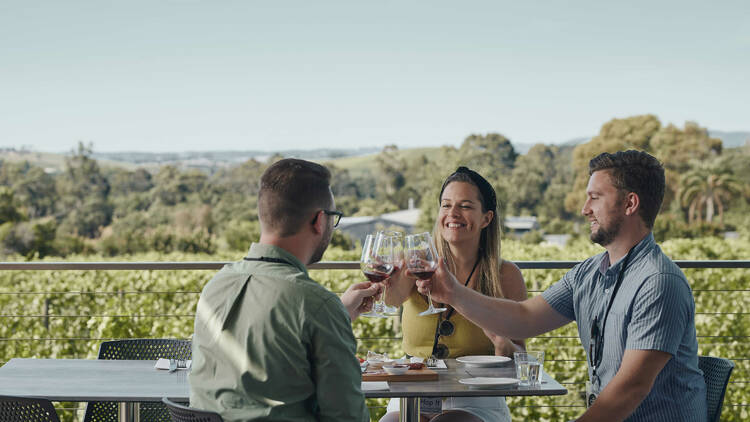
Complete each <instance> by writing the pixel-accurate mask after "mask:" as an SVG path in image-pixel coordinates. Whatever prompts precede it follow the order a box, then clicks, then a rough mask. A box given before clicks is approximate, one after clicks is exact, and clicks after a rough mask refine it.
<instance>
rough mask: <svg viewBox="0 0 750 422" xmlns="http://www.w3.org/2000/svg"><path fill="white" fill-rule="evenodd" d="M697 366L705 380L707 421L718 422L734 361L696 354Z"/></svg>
mask: <svg viewBox="0 0 750 422" xmlns="http://www.w3.org/2000/svg"><path fill="white" fill-rule="evenodd" d="M698 367H699V368H700V369H701V371H703V379H705V380H706V409H707V410H708V422H718V421H719V418H720V417H721V406H722V404H723V403H724V393H726V391H727V384H728V383H729V377H730V376H731V375H732V370H733V369H734V362H732V361H731V360H729V359H724V358H717V357H713V356H698Z"/></svg>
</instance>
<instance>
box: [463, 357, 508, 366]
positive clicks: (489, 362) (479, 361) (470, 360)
mask: <svg viewBox="0 0 750 422" xmlns="http://www.w3.org/2000/svg"><path fill="white" fill-rule="evenodd" d="M510 361H511V359H510V358H509V357H507V356H492V355H478V356H461V357H460V358H456V362H461V363H463V364H464V365H469V366H498V365H501V364H503V363H506V362H510Z"/></svg>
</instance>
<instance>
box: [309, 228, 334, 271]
mask: <svg viewBox="0 0 750 422" xmlns="http://www.w3.org/2000/svg"><path fill="white" fill-rule="evenodd" d="M328 227H329V228H328V231H327V232H326V233H325V234H324V235H323V237H321V238H320V243H318V246H317V247H316V248H315V252H314V253H313V254H312V256H311V257H310V262H308V265H309V264H314V263H316V262H318V261H320V259H321V258H323V253H325V251H326V249H328V244H329V243H331V237H332V236H333V227H332V226H331V225H328Z"/></svg>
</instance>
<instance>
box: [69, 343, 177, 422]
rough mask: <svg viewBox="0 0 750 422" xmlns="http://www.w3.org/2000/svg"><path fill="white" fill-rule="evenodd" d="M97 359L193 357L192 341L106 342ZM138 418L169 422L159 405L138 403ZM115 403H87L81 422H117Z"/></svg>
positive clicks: (101, 346)
mask: <svg viewBox="0 0 750 422" xmlns="http://www.w3.org/2000/svg"><path fill="white" fill-rule="evenodd" d="M98 358H99V359H106V360H156V359H159V358H164V359H183V360H188V359H191V358H192V342H191V341H190V340H178V339H163V338H154V339H150V338H132V339H125V340H113V341H105V342H103V343H102V344H101V345H100V346H99V357H98ZM139 407H140V411H139V414H140V417H141V420H142V421H154V422H170V421H171V418H170V416H169V411H168V410H167V408H166V407H165V406H164V405H163V404H161V403H158V402H156V403H151V402H142V403H140V406H139ZM117 415H118V404H117V402H105V401H97V402H89V403H88V405H86V413H85V414H84V416H83V422H110V421H111V422H115V421H117Z"/></svg>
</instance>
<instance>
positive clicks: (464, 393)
mask: <svg viewBox="0 0 750 422" xmlns="http://www.w3.org/2000/svg"><path fill="white" fill-rule="evenodd" d="M445 363H446V366H448V369H436V370H435V372H437V373H438V376H439V378H438V380H437V381H414V382H389V383H388V386H389V387H390V388H389V390H382V391H365V397H368V398H389V397H489V396H558V395H564V394H567V393H568V390H567V389H566V388H565V387H563V386H562V385H560V383H559V382H557V381H556V380H555V379H554V378H552V377H551V376H550V375H549V374H547V373H546V372H544V371H542V383H541V384H539V385H538V386H533V387H532V386H528V387H526V386H519V385H513V386H509V387H508V386H504V387H502V388H487V387H482V388H479V387H474V386H468V385H465V384H461V383H459V382H458V380H460V379H463V378H473V377H493V378H515V377H516V368H515V366H514V365H513V361H510V362H507V363H504V364H501V365H499V366H496V367H476V366H467V365H464V364H462V363H459V362H456V360H455V359H446V360H445Z"/></svg>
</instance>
